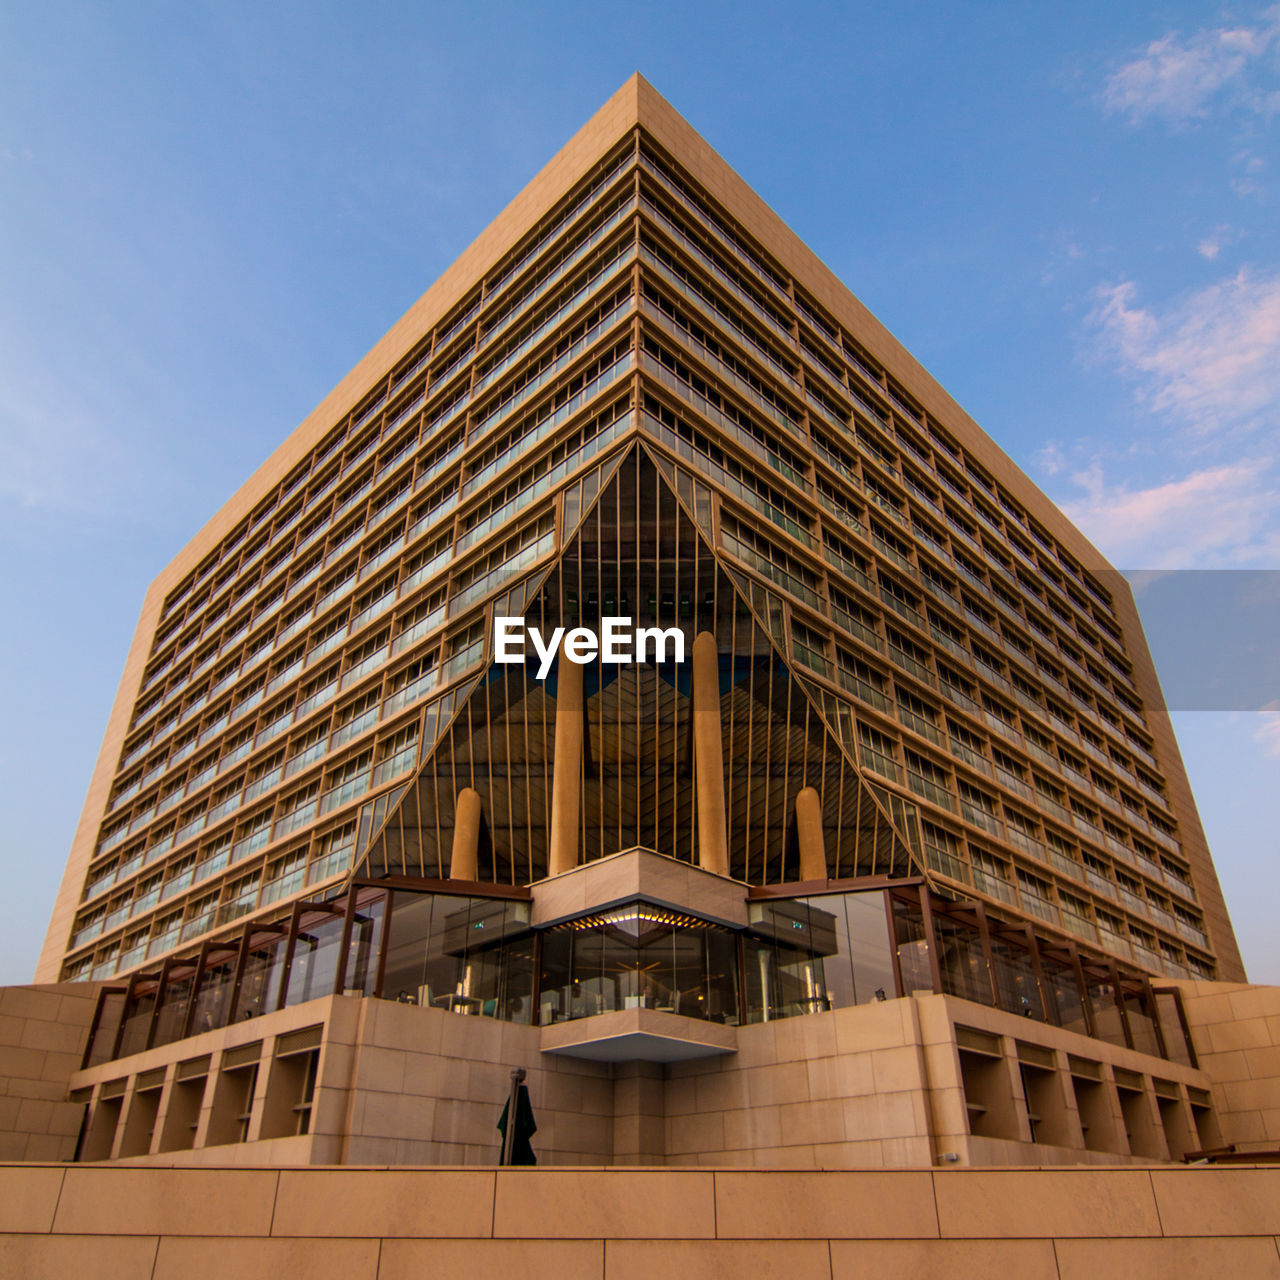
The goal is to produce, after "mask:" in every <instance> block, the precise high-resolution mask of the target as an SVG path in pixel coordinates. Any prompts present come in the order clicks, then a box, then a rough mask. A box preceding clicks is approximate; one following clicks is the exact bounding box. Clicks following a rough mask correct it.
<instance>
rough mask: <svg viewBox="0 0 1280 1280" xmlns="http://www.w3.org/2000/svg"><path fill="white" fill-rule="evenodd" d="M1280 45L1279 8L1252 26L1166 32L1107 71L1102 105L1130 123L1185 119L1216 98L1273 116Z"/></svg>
mask: <svg viewBox="0 0 1280 1280" xmlns="http://www.w3.org/2000/svg"><path fill="white" fill-rule="evenodd" d="M1278 48H1280V6H1275V7H1273V8H1270V9H1267V10H1265V11H1264V12H1262V13H1260V14H1259V15H1258V17H1257V19H1256V20H1255V21H1254V22H1253V23H1252V24H1250V25H1245V26H1237V27H1204V28H1202V29H1201V30H1199V31H1194V32H1192V33H1191V34H1190V35H1183V34H1182V32H1180V31H1171V32H1169V33H1168V34H1167V35H1164V36H1162V37H1161V38H1160V39H1159V40H1153V41H1152V42H1151V43H1150V44H1149V45H1147V47H1146V48H1145V49H1143V50H1142V51H1141V52H1140V53H1139V54H1138V55H1137V56H1136V57H1133V58H1131V59H1130V60H1129V61H1127V62H1125V63H1124V64H1123V65H1122V66H1120V67H1118V68H1117V69H1116V70H1115V71H1114V72H1112V74H1111V75H1110V76H1109V77H1108V78H1107V81H1106V84H1105V85H1104V86H1103V90H1102V103H1103V106H1104V107H1106V109H1107V110H1108V111H1113V112H1115V113H1117V114H1120V115H1124V116H1127V117H1128V118H1129V119H1130V120H1131V121H1132V122H1133V123H1135V124H1141V123H1143V122H1145V121H1147V120H1150V119H1153V118H1159V119H1163V120H1165V121H1166V122H1168V123H1170V124H1184V123H1186V122H1188V121H1190V120H1194V119H1199V118H1201V117H1204V116H1206V115H1208V114H1209V112H1210V109H1211V108H1212V107H1213V106H1215V105H1218V104H1228V105H1231V106H1233V107H1238V108H1243V109H1245V110H1247V111H1250V112H1253V113H1257V114H1262V115H1270V114H1272V113H1273V112H1275V111H1276V110H1277V109H1280V88H1278V87H1277V83H1278V79H1280V78H1278V77H1277V65H1276V60H1275V58H1274V56H1272V55H1274V53H1275V52H1276V50H1277V49H1278Z"/></svg>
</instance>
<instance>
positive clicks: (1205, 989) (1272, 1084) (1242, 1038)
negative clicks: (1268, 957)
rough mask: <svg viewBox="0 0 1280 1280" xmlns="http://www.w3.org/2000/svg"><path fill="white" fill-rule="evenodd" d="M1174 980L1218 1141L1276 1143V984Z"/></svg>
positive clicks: (1279, 1003) (1279, 1124)
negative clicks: (1206, 1084)
mask: <svg viewBox="0 0 1280 1280" xmlns="http://www.w3.org/2000/svg"><path fill="white" fill-rule="evenodd" d="M1177 985H1178V988H1179V989H1180V991H1181V992H1182V1005H1183V1008H1184V1009H1185V1010H1186V1014H1187V1022H1188V1024H1189V1025H1190V1028H1191V1037H1192V1040H1193V1041H1194V1043H1195V1046H1196V1055H1197V1057H1198V1059H1199V1062H1200V1068H1201V1070H1203V1071H1204V1072H1205V1074H1206V1075H1208V1076H1209V1078H1210V1080H1211V1081H1212V1088H1213V1097H1214V1103H1215V1107H1214V1110H1215V1112H1216V1113H1217V1119H1218V1124H1219V1127H1220V1129H1221V1131H1222V1140H1223V1142H1229V1143H1234V1144H1235V1145H1236V1146H1238V1147H1240V1148H1241V1149H1243V1150H1248V1149H1250V1148H1253V1149H1257V1148H1260V1147H1269V1148H1280V987H1263V986H1251V985H1249V984H1247V983H1243V982H1181V983H1178V984H1177Z"/></svg>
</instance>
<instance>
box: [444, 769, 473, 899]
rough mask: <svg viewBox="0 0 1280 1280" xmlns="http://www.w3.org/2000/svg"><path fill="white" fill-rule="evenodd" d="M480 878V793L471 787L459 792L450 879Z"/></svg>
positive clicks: (450, 862) (450, 860)
mask: <svg viewBox="0 0 1280 1280" xmlns="http://www.w3.org/2000/svg"><path fill="white" fill-rule="evenodd" d="M479 878H480V794H479V792H477V791H475V790H473V789H472V788H471V787H463V788H462V790H461V791H459V792H458V804H457V807H456V808H455V810H454V817H453V856H452V857H451V858H450V859H449V879H450V880H478V879H479Z"/></svg>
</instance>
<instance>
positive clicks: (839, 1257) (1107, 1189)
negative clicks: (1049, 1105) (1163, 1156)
mask: <svg viewBox="0 0 1280 1280" xmlns="http://www.w3.org/2000/svg"><path fill="white" fill-rule="evenodd" d="M1277 1232H1280V1169H1277V1168H1275V1167H1270V1168H1236V1169H1216V1168H1208V1167H1200V1168H1174V1169H1170V1168H1164V1169H1136V1168H1135V1169H1106V1170H1101V1169H1075V1170H973V1169H961V1170H952V1171H941V1170H937V1171H932V1172H931V1171H929V1170H921V1171H916V1172H897V1171H884V1170H878V1171H866V1172H843V1171H827V1172H812V1171H811V1172H781V1171H768V1170H752V1171H744V1170H718V1171H712V1170H621V1169H611V1170H599V1169H575V1170H555V1169H545V1170H544V1169H530V1170H504V1171H494V1170H460V1169H444V1170H398V1169H281V1170H266V1169H261V1170H247V1169H137V1168H127V1167H126V1168H120V1167H115V1168H97V1169H88V1168H78V1167H72V1168H62V1167H50V1166H40V1165H27V1166H4V1167H0V1274H3V1275H13V1276H24V1277H63V1276H67V1275H76V1274H83V1275H92V1276H94V1277H95V1280H214V1278H215V1277H217V1278H223V1277H232V1276H234V1277H244V1276H260V1275H261V1276H269V1275H281V1276H285V1275H305V1276H308V1277H313V1278H314V1280H339V1278H340V1280H409V1277H418V1276H422V1275H451V1276H466V1277H468V1280H490V1278H494V1280H507V1277H510V1276H513V1275H519V1276H521V1277H528V1278H530V1280H541V1278H543V1277H545V1278H546V1280H652V1277H654V1276H681V1277H687V1278H688V1280H702V1278H703V1277H706V1278H708V1280H710V1278H711V1277H728V1276H737V1275H747V1274H750V1275H758V1276H766V1277H774V1276H776V1277H782V1276H785V1277H787V1278H788V1280H861V1278H863V1277H876V1278H877V1280H930V1278H931V1277H936V1278H938V1280H941V1278H942V1277H948V1278H949V1280H950V1278H951V1277H955V1276H958V1275H959V1276H963V1275H1000V1274H1011V1275H1017V1276H1019V1277H1020V1278H1022V1280H1096V1278H1097V1277H1098V1276H1112V1275H1115V1276H1120V1275H1125V1276H1136V1277H1153V1278H1154V1277H1160V1280H1211V1278H1212V1277H1230V1278H1231V1280H1237V1278H1238V1277H1246V1276H1247V1277H1249V1280H1268V1278H1270V1280H1278V1278H1280V1248H1278V1242H1277Z"/></svg>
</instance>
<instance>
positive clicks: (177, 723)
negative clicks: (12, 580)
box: [38, 77, 1252, 1165]
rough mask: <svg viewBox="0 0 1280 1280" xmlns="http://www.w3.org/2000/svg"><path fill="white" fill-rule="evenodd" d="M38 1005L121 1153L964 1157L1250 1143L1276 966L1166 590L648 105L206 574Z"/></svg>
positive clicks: (143, 636) (234, 533)
mask: <svg viewBox="0 0 1280 1280" xmlns="http://www.w3.org/2000/svg"><path fill="white" fill-rule="evenodd" d="M535 631H536V633H537V634H536V636H535V635H534V632H535ZM565 632H569V633H574V634H577V633H581V634H580V635H578V637H577V640H576V641H575V639H574V634H570V635H569V636H568V637H567V639H565V638H563V636H564V633H565ZM552 637H561V638H562V640H561V643H560V645H559V646H558V647H556V646H555V645H554V643H553V641H552ZM575 646H576V647H575ZM589 652H593V653H594V654H595V656H594V657H588V656H587V655H588V653H589ZM521 656H522V657H523V660H518V659H519V658H520V657H521ZM579 659H584V660H579ZM38 977H39V978H40V980H42V981H46V982H68V981H73V982H81V981H86V982H87V981H91V982H95V983H100V984H103V986H102V994H101V999H100V1001H99V1002H98V1005H97V1008H96V1012H95V1014H94V1018H93V1026H92V1030H91V1034H88V1035H87V1039H88V1049H87V1054H86V1057H85V1060H84V1064H83V1068H82V1069H78V1070H76V1071H74V1072H71V1073H69V1075H68V1088H69V1090H70V1091H71V1092H70V1097H71V1101H72V1102H74V1103H75V1105H77V1106H80V1107H82V1108H83V1109H85V1110H86V1116H85V1122H84V1125H83V1127H82V1130H81V1131H80V1132H79V1133H78V1135H77V1142H78V1152H79V1158H80V1159H84V1160H97V1159H120V1158H138V1159H147V1158H153V1157H157V1156H164V1157H165V1158H168V1159H189V1160H192V1161H198V1160H201V1159H210V1160H214V1159H225V1158H226V1153H227V1150H228V1149H229V1148H230V1147H231V1146H232V1145H233V1144H239V1146H240V1148H241V1151H242V1153H243V1154H242V1155H241V1156H238V1157H237V1159H243V1160H250V1161H252V1162H258V1163H272V1162H279V1161H285V1162H303V1163H307V1162H312V1163H484V1162H489V1161H491V1160H492V1157H493V1153H494V1150H495V1149H496V1141H497V1139H496V1134H495V1133H493V1122H494V1121H495V1120H496V1114H497V1113H496V1110H495V1104H497V1105H498V1106H499V1107H500V1104H501V1100H502V1098H503V1097H504V1096H505V1080H506V1074H505V1073H506V1070H507V1068H508V1067H515V1066H525V1067H527V1068H528V1069H529V1070H530V1072H531V1086H532V1092H533V1101H534V1105H535V1109H539V1116H540V1124H542V1125H543V1129H542V1133H543V1147H542V1150H543V1151H544V1153H545V1155H546V1157H547V1158H548V1159H550V1160H551V1161H553V1162H557V1161H558V1162H566V1163H594V1164H608V1163H645V1164H661V1163H697V1162H702V1163H717V1162H719V1163H740V1164H742V1163H745V1164H751V1163H770V1162H772V1163H777V1162H780V1161H783V1162H786V1161H792V1162H797V1163H800V1164H802V1165H803V1164H817V1165H821V1164H824V1163H825V1164H833V1163H834V1164H843V1165H853V1164H858V1163H872V1164H877V1165H879V1164H889V1165H893V1164H897V1165H908V1164H916V1165H920V1164H925V1165H928V1164H932V1163H935V1162H938V1161H941V1160H952V1161H955V1162H958V1163H970V1162H984V1161H985V1162H988V1163H1004V1162H1015V1163H1030V1162H1034V1161H1036V1160H1041V1159H1042V1160H1044V1161H1046V1162H1059V1163H1061V1162H1075V1161H1080V1160H1085V1161H1094V1162H1112V1161H1117V1160H1118V1161H1125V1160H1135V1159H1145V1160H1150V1159H1169V1158H1177V1157H1178V1156H1180V1155H1182V1154H1183V1153H1185V1152H1187V1151H1193V1150H1197V1149H1200V1148H1204V1147H1209V1146H1213V1145H1215V1144H1216V1143H1217V1142H1219V1141H1220V1140H1221V1139H1222V1138H1223V1137H1224V1134H1227V1133H1228V1131H1230V1124H1231V1123H1234V1121H1232V1122H1230V1123H1229V1122H1228V1120H1227V1119H1226V1113H1227V1112H1228V1111H1231V1108H1230V1107H1226V1108H1225V1109H1224V1106H1223V1105H1222V1104H1221V1103H1215V1101H1214V1094H1213V1088H1214V1086H1215V1080H1214V1079H1213V1078H1212V1073H1211V1072H1209V1071H1207V1070H1206V1069H1205V1068H1204V1066H1203V1064H1202V1063H1201V1061H1200V1058H1199V1057H1198V1056H1197V1049H1196V1045H1195V1043H1194V1041H1195V1035H1194V1030H1193V1024H1194V1023H1195V1016H1194V1008H1195V1007H1196V1005H1197V997H1196V995H1195V982H1196V981H1208V980H1224V981H1231V982H1237V983H1238V982H1241V981H1242V980H1243V977H1244V974H1243V970H1242V967H1241V963H1240V958H1239V954H1238V951H1237V948H1236V944H1235V940H1234V937H1233V935H1232V932H1231V926H1230V922H1229V919H1228V916H1227V912H1226V909H1225V906H1224V904H1223V901H1222V895H1221V892H1220V890H1219V887H1218V882H1217V879H1216V876H1215V873H1214V869H1213V865H1212V861H1211V859H1210V856H1209V853H1208V850H1207V848H1206V845H1205V841H1204V836H1203V833H1202V831H1201V829H1200V825H1199V821H1198V819H1197V816H1196V812H1195V807H1194V802H1193V800H1192V798H1191V794H1190V790H1189V787H1188V784H1187V780H1186V776H1185V773H1184V771H1183V767H1182V764H1181V761H1180V759H1179V757H1178V752H1177V747H1176V745H1175V742H1174V738H1173V734H1172V731H1171V728H1170V724H1169V719H1168V715H1167V712H1166V710H1165V707H1164V705H1163V701H1162V699H1161V695H1160V690H1159V686H1158V683H1157V680H1156V676H1155V673H1154V670H1153V667H1152V663H1151V659H1150V656H1149V653H1148V651H1147V648H1146V644H1145V641H1144V638H1143V635H1142V631H1141V627H1140V624H1139V621H1138V616H1137V613H1136V610H1135V607H1134V602H1133V598H1132V595H1131V593H1130V591H1129V589H1128V587H1127V586H1126V584H1125V583H1124V581H1123V579H1121V578H1120V577H1119V575H1118V574H1116V573H1115V572H1114V571H1113V570H1112V569H1110V567H1109V566H1108V565H1107V564H1106V562H1105V561H1104V559H1103V558H1102V557H1101V555H1100V554H1099V553H1098V552H1097V551H1096V550H1094V549H1093V548H1092V547H1091V546H1090V545H1089V544H1088V542H1087V541H1086V540H1085V538H1084V537H1083V535H1081V534H1080V532H1079V531H1078V530H1076V529H1075V528H1073V527H1072V526H1071V524H1070V523H1069V522H1068V521H1067V520H1066V519H1065V517H1064V516H1063V515H1062V514H1061V512H1059V511H1058V510H1057V509H1056V508H1055V507H1054V506H1053V504H1052V503H1050V502H1049V501H1048V500H1047V499H1046V498H1045V497H1044V496H1043V495H1042V494H1041V493H1040V492H1039V491H1038V490H1037V489H1036V488H1035V486H1034V485H1033V484H1032V483H1031V482H1030V481H1029V480H1028V479H1027V478H1026V477H1025V476H1024V475H1023V474H1022V473H1021V472H1020V471H1019V470H1018V469H1017V468H1016V467H1015V466H1014V465H1013V463H1012V462H1010V460H1009V459H1008V458H1007V457H1005V456H1004V454H1002V453H1001V452H1000V450H999V448H998V447H997V446H996V445H995V444H994V443H993V442H992V441H991V440H990V439H989V438H988V437H987V436H986V435H984V434H983V433H982V431H981V430H980V429H979V428H978V427H977V426H976V425H975V424H974V423H973V422H972V421H971V420H970V419H969V418H968V417H967V416H966V415H965V414H964V412H963V411H962V410H961V409H960V408H959V407H958V406H957V405H956V404H955V403H954V402H953V401H952V400H951V399H950V398H949V397H948V396H947V395H946V393H945V392H944V391H943V390H942V389H941V388H940V387H939V386H938V385H937V384H936V383H935V382H934V381H933V380H932V379H931V378H930V377H929V375H928V374H927V373H925V371H924V370H923V369H922V368H921V367H920V366H919V365H918V364H917V363H916V361H915V360H914V359H913V358H912V357H911V356H910V355H909V354H908V353H907V352H906V351H905V350H904V349H903V348H902V347H901V346H900V345H899V344H898V343H897V342H896V341H895V340H894V339H893V338H892V337H891V336H890V335H889V334H888V333H887V332H886V331H885V330H884V328H883V327H882V326H881V325H880V324H879V323H878V322H877V321H876V320H875V319H874V318H873V317H872V316H871V315H870V314H869V313H868V312H867V311H866V309H865V308H864V307H862V306H861V304H859V303H858V301H857V300H856V299H855V298H854V297H853V296H852V295H851V294H850V293H849V292H848V291H847V290H846V289H845V288H844V287H843V286H842V285H841V284H840V283H839V282H838V281H837V280H836V279H835V278H834V277H833V276H832V275H831V274H830V273H829V272H828V271H827V270H826V268H824V267H823V266H822V264H821V263H820V262H818V260H817V259H816V258H815V257H814V256H813V255H812V254H811V253H810V252H809V251H808V250H807V249H806V248H805V247H804V246H803V245H802V244H801V243H800V242H799V241H798V240H797V239H796V238H795V236H794V235H793V234H792V233H790V232H789V231H788V230H787V229H786V228H785V226H783V224H782V223H781V222H780V221H779V220H778V218H777V217H776V216H775V215H774V214H773V213H772V212H770V210H769V209H768V208H766V207H765V205H764V204H763V203H762V202H761V201H760V200H759V199H758V197H756V196H755V195H754V194H753V193H752V192H751V191H750V190H749V189H748V188H747V187H746V185H745V184H744V183H743V182H742V181H741V180H740V179H739V178H738V177H737V176H736V175H735V174H734V173H733V172H732V171H731V170H729V168H728V167H727V166H726V165H725V164H724V162H723V161H722V160H720V159H719V157H717V156H716V155H715V154H714V152H712V151H711V149H710V148H709V147H708V146H707V144H706V143H704V142H703V141H702V140H701V139H700V138H699V137H698V136H697V135H696V134H695V133H694V132H693V131H692V130H691V129H690V128H689V126H688V125H687V124H686V123H685V122H684V121H683V120H682V119H681V118H680V117H679V116H678V115H676V113H675V112H674V111H673V110H672V109H671V108H670V107H669V106H668V105H667V104H666V103H665V102H664V101H663V100H662V99H661V98H660V97H659V96H658V95H657V94H656V93H655V92H654V91H653V90H652V89H651V88H650V87H649V86H648V85H647V84H646V83H645V82H644V81H643V80H640V79H639V78H638V77H637V78H636V79H634V80H632V81H631V82H629V83H628V85H626V86H624V88H623V89H622V90H620V91H619V93H618V94H617V95H615V96H614V98H612V99H610V101H609V102H608V103H607V104H606V105H605V106H604V107H603V108H602V109H601V111H600V112H599V113H598V114H597V115H596V116H595V117H593V119H592V120H591V121H590V122H589V123H588V124H587V125H586V126H585V127H584V128H583V130H582V131H581V132H580V133H579V134H578V135H576V136H575V138H574V139H573V140H572V141H571V142H570V143H569V144H568V145H567V146H566V148H565V149H564V150H563V151H561V152H560V153H559V154H558V155H557V156H556V157H555V158H554V159H553V160H552V161H551V162H550V164H549V165H548V166H547V167H546V169H544V170H543V172H542V173H541V174H539V176H538V177H537V178H535V179H534V181H533V182H532V183H531V184H530V186H529V187H528V188H527V189H526V190H525V191H524V192H523V193H522V194H521V195H520V196H519V197H518V199H517V200H516V201H515V202H513V204H512V205H511V206H510V207H509V208H508V209H507V210H506V211H505V212H504V213H503V214H501V215H500V216H499V218H498V219H497V220H496V221H495V222H494V223H493V224H492V225H491V226H490V227H489V228H488V230H486V231H485V232H484V233H483V234H482V235H481V237H480V238H479V239H478V240H477V241H476V242H475V243H474V244H473V245H472V246H471V248H469V249H468V250H467V251H466V253H464V254H463V256H462V257H461V258H460V259H459V260H458V262H457V263H455V264H454V266H453V267H451V268H450V269H449V270H448V271H447V272H446V273H445V275H444V276H443V277H441V279H440V280H439V281H438V282H437V283H436V284H435V285H433V286H432V288H431V289H429V290H428V291H427V293H426V294H424V295H423V297H422V298H421V299H420V300H419V302H418V303H416V304H415V305H414V307H413V308H412V309H411V310H410V311H409V312H408V313H407V315H406V316H405V317H404V318H403V319H402V320H401V321H399V323H397V324H396V325H395V327H394V328H393V329H392V330H391V331H390V332H389V333H388V334H387V336H386V337H385V338H384V339H382V341H381V342H379V343H378V345H377V346H376V347H375V348H374V349H373V351H371V352H370V353H369V355H367V356H366V357H365V358H364V359H363V360H362V361H361V362H360V363H359V364H358V365H357V366H356V368H355V369H354V370H353V371H352V372H351V373H350V374H349V375H348V376H347V377H346V378H345V379H344V380H343V382H342V383H341V384H340V385H339V387H338V388H337V389H336V390H335V391H334V392H333V393H332V394H331V395H330V396H329V397H328V398H327V399H326V400H325V401H324V403H323V404H322V405H321V406H320V407H319V408H318V409H317V410H316V411H315V413H313V414H312V415H311V416H310V417H309V418H308V419H307V420H306V421H305V422H304V423H303V424H302V425H301V426H300V427H299V428H298V429H297V430H296V431H295V432H294V433H293V435H291V436H290V437H289V438H288V439H287V440H286V441H285V442H284V444H282V445H281V446H280V447H279V449H277V450H276V452H275V453H274V454H273V455H272V456H271V457H270V458H269V459H268V461H267V462H266V463H265V464H264V465H263V466H262V467H261V468H260V469H259V471H258V472H256V473H255V474H254V476H252V477H251V478H250V479H249V480H248V481H247V482H246V484H245V485H244V486H243V487H242V488H241V490H240V491H239V492H238V493H237V494H236V495H235V496H234V497H233V498H232V499H231V500H230V501H229V502H228V504H227V505H226V506H225V507H224V508H223V509H222V510H221V511H220V512H219V513H218V514H217V515H216V516H215V517H214V518H213V520H212V521H210V523H209V524H208V525H207V526H206V527H205V528H204V529H203V530H202V531H201V532H200V533H199V534H198V535H197V536H196V538H195V539H194V540H193V542H192V543H191V545H190V546H189V547H188V548H187V549H186V550H185V551H184V552H182V554H181V555H179V556H178V558H177V559H176V560H175V561H174V563H173V564H172V565H170V566H169V568H168V569H166V570H165V571H164V572H163V573H162V574H161V576H160V577H159V578H158V579H157V581H156V583H155V584H154V585H153V587H152V589H151V591H150V592H149V593H148V596H147V599H146V603H145V605H144V608H143V613H142V618H141V620H140V623H139V627H138V632H137V636H136V639H135V642H134V646H133V650H132V652H131V654H130V657H129V661H128V664H127V667H126V671H125V675H124V678H123V680H122V683H121V687H120V692H119V695H118V697H117V701H116V705H115V707H114V710H113V712H112V718H111V722H110V724H109V727H108V730H107V735H106V740H105V743H104V746H103V751H102V756H101V758H100V760H99V763H98V766H97V769H96V771H95V774H94V778H93V782H92V785H91V788H90V792H89V797H88V800H87V802H86V807H85V812H84V817H83V820H82V822H81V826H80V830H79V832H78V834H77V838H76V842H75V846H74V848H73V850H72V853H71V858H70V861H69V863H68V868H67V873H66V877H65V880H64V883H63V888H62V892H61V894H60V896H59V899H58V903H57V905H56V907H55V910H54V914H53V920H52V923H51V926H50V931H49V935H48V941H47V943H46V946H45V951H44V954H43V956H42V959H41V963H40V970H39V973H38ZM1179 984H1181V985H1179ZM1189 1009H1190V1010H1191V1013H1189ZM459 1015H463V1016H459ZM1232 1114H1234V1112H1232ZM1250 1114H1252V1113H1250ZM1242 1123H1243V1122H1242ZM1242 1132H1243V1130H1242ZM206 1152H207V1153H209V1154H208V1155H207V1156H206V1155H205V1153H206Z"/></svg>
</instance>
